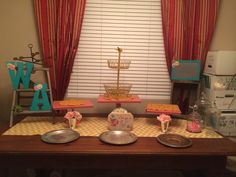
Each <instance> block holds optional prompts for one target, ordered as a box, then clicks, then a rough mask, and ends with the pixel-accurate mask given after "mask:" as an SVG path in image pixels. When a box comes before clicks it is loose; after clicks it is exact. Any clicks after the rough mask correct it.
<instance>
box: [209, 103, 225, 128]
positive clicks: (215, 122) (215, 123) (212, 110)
mask: <svg viewBox="0 0 236 177" xmlns="http://www.w3.org/2000/svg"><path fill="white" fill-rule="evenodd" d="M220 116H221V111H220V110H219V109H218V108H217V106H216V103H215V102H212V103H211V105H210V106H209V107H208V108H207V110H206V121H205V126H206V128H212V129H213V130H218V128H219V120H220Z"/></svg>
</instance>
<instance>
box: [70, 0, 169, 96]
mask: <svg viewBox="0 0 236 177" xmlns="http://www.w3.org/2000/svg"><path fill="white" fill-rule="evenodd" d="M160 9H161V8H160V0H132V1H126V0H116V1H114V0H87V4H86V9H85V14H84V21H83V25H82V30H81V35H80V43H79V47H78V50H77V53H76V58H75V62H74V66H73V70H72V75H71V80H70V84H69V87H68V90H67V96H68V97H70V96H72V97H97V96H98V95H99V94H102V93H104V92H105V89H104V86H103V85H104V83H113V82H115V81H116V77H117V70H115V69H111V68H108V64H107V60H108V59H113V60H114V59H117V57H118V53H117V50H116V48H117V47H118V46H119V47H120V48H122V49H123V52H122V55H121V58H122V59H125V60H131V64H130V68H129V69H127V70H121V73H120V76H121V79H120V82H121V83H123V82H127V83H131V84H132V85H133V86H132V89H131V92H132V93H133V94H138V95H139V96H140V97H141V98H155V99H156V98H165V99H169V96H170V88H171V87H170V80H169V76H168V72H167V68H166V63H165V52H164V45H163V34H162V21H161V11H160Z"/></svg>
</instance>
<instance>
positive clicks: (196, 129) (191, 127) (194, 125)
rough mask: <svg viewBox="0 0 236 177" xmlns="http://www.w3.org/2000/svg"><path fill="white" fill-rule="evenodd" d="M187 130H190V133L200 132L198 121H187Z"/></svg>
mask: <svg viewBox="0 0 236 177" xmlns="http://www.w3.org/2000/svg"><path fill="white" fill-rule="evenodd" d="M187 131H189V132H192V133H200V132H201V131H202V129H201V126H200V123H199V122H197V121H191V122H188V123H187Z"/></svg>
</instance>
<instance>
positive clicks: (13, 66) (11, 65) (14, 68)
mask: <svg viewBox="0 0 236 177" xmlns="http://www.w3.org/2000/svg"><path fill="white" fill-rule="evenodd" d="M7 68H8V69H10V70H15V71H16V65H14V64H12V63H8V64H7Z"/></svg>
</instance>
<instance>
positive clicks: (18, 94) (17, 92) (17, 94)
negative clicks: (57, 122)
mask: <svg viewBox="0 0 236 177" xmlns="http://www.w3.org/2000/svg"><path fill="white" fill-rule="evenodd" d="M38 71H41V72H44V73H46V79H47V85H48V89H47V92H48V95H49V102H50V104H51V105H52V103H53V97H52V90H51V80H50V75H49V68H44V67H34V68H33V71H32V73H33V74H34V73H36V72H38ZM31 85H32V86H31V87H30V88H29V89H24V88H18V89H16V90H14V91H13V98H12V106H11V114H10V124H9V127H12V125H13V123H14V117H15V116H16V115H22V114H24V115H27V114H34V113H52V110H50V111H30V110H29V108H24V109H23V110H20V111H17V110H16V109H17V108H16V107H17V105H19V104H20V103H21V101H22V100H21V99H25V101H26V99H30V98H31V99H32V100H33V95H23V96H22V95H21V93H23V92H25V93H26V92H28V93H34V92H35V90H34V89H33V84H31ZM29 106H30V105H27V106H24V107H29Z"/></svg>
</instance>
